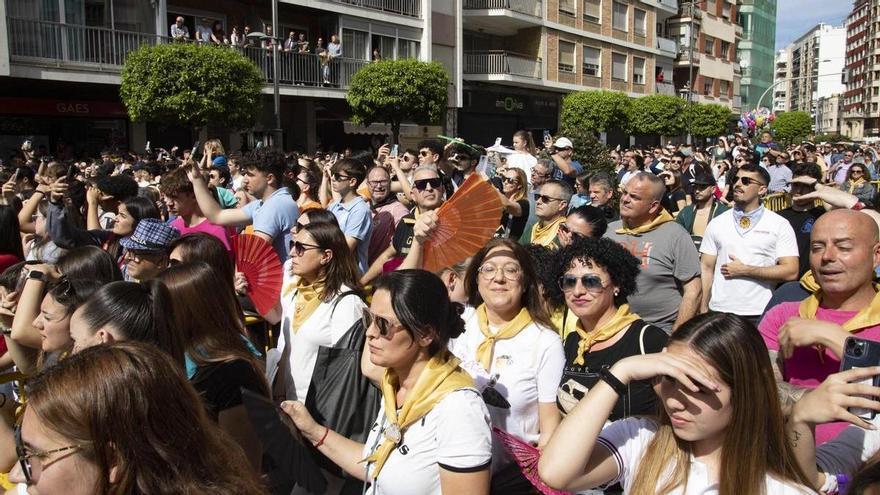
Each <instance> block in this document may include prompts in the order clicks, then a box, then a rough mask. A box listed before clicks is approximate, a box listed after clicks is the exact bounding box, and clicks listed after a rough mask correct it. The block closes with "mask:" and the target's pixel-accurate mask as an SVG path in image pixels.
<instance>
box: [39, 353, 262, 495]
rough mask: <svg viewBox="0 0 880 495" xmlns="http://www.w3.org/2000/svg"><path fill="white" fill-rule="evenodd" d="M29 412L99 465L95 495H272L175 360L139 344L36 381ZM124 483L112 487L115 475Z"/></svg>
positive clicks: (82, 359) (84, 356)
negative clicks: (220, 427)
mask: <svg viewBox="0 0 880 495" xmlns="http://www.w3.org/2000/svg"><path fill="white" fill-rule="evenodd" d="M28 385H29V387H30V389H29V394H30V395H29V398H28V404H27V408H28V409H30V410H31V411H33V413H34V415H35V416H36V417H37V419H38V420H39V421H40V423H41V424H42V425H43V426H44V427H46V428H48V429H49V430H50V431H52V432H55V433H57V434H59V435H60V436H62V437H64V438H65V439H66V440H69V441H70V442H71V443H74V444H78V445H82V447H81V450H80V451H79V453H80V454H81V455H83V456H84V457H85V459H87V460H89V461H91V462H93V463H94V464H95V465H97V467H98V471H99V473H100V477H99V479H98V483H97V486H96V487H95V490H94V493H98V494H103V495H110V494H112V495H116V494H119V495H123V494H124V495H130V494H134V495H141V494H144V495H145V494H161V493H188V494H193V495H201V494H204V495H207V494H212V495H213V494H223V495H233V494H235V495H238V494H252V493H254V494H255V493H266V490H265V489H264V488H263V485H262V483H261V481H260V480H259V479H258V478H257V477H256V476H255V475H254V473H253V472H252V470H251V468H250V464H249V463H248V461H247V459H246V458H245V456H244V452H243V451H242V450H241V449H240V448H239V447H238V446H237V445H236V444H235V443H234V442H233V441H232V440H231V439H230V438H229V437H228V436H226V434H224V433H223V432H222V431H220V429H219V428H218V427H217V425H216V424H214V423H213V422H212V421H211V420H210V419H208V416H207V413H206V411H205V408H204V406H203V405H202V401H201V400H200V399H199V396H198V394H197V393H196V391H195V390H194V389H193V387H192V386H191V385H190V384H189V383H188V382H187V380H186V378H185V377H184V375H183V370H182V369H181V368H180V366H178V365H176V364H175V363H174V362H173V361H172V360H171V357H170V356H168V355H167V354H166V353H164V352H162V351H160V350H158V349H156V348H155V347H153V346H151V345H149V344H145V343H141V342H120V343H116V344H112V345H98V346H94V347H90V348H88V349H85V350H83V351H82V352H80V353H78V354H75V355H73V356H70V357H69V358H67V359H65V360H63V361H61V362H59V363H58V364H57V365H55V366H51V367H49V368H48V369H46V370H44V371H43V372H41V373H39V374H37V375H36V376H34V377H33V378H32V379H31V380H29V382H28ZM113 467H116V468H117V470H116V471H117V473H118V479H116V480H114V481H113V482H111V480H110V471H111V469H112V468H113Z"/></svg>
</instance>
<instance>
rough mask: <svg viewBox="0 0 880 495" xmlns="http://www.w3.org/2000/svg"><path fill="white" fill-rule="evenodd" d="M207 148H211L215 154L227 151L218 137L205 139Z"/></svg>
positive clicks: (222, 153) (223, 153)
mask: <svg viewBox="0 0 880 495" xmlns="http://www.w3.org/2000/svg"><path fill="white" fill-rule="evenodd" d="M205 148H207V149H208V150H210V151H211V153H212V154H213V155H214V156H217V155H225V154H226V151H225V150H224V149H223V143H221V142H220V140H219V139H216V138H215V139H209V140H207V141H205Z"/></svg>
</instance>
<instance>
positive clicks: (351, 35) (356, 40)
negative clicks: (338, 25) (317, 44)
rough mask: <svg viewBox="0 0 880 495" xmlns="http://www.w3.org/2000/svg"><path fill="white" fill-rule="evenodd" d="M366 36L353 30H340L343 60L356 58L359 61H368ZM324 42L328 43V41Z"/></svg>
mask: <svg viewBox="0 0 880 495" xmlns="http://www.w3.org/2000/svg"><path fill="white" fill-rule="evenodd" d="M368 39H369V38H368V34H367V33H365V32H364V31H355V30H354V29H343V30H342V56H343V57H345V58H356V59H359V60H369V53H368V46H369V42H368ZM326 42H328V43H329V40H327V41H326Z"/></svg>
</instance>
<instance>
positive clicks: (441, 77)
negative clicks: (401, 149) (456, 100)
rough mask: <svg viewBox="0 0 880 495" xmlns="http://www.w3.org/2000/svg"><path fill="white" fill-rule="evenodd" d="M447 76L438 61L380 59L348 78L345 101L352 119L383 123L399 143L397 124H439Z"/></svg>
mask: <svg viewBox="0 0 880 495" xmlns="http://www.w3.org/2000/svg"><path fill="white" fill-rule="evenodd" d="M448 88H449V76H447V74H446V70H444V69H443V66H441V65H440V64H438V63H437V62H420V61H418V60H412V59H404V60H383V61H381V62H374V63H371V64H367V65H365V66H363V67H362V68H361V69H360V70H358V71H357V73H355V75H354V76H353V77H352V78H351V86H350V87H349V89H348V93H347V94H346V96H345V98H346V100H348V106H349V107H350V108H351V113H352V120H354V121H355V122H357V123H361V124H364V125H370V124H372V123H373V122H383V123H385V124H388V125H390V126H391V132H392V134H393V138H394V143H398V142H399V138H400V123H401V122H403V121H413V122H415V123H417V124H434V123H438V122H440V120H441V119H442V118H443V115H444V113H445V112H446V102H447V97H448Z"/></svg>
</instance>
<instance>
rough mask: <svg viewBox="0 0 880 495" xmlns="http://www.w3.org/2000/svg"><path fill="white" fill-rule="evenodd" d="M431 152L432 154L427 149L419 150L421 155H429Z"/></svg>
mask: <svg viewBox="0 0 880 495" xmlns="http://www.w3.org/2000/svg"><path fill="white" fill-rule="evenodd" d="M430 154H431V152H430V151H425V150H422V151H419V156H428V155H430Z"/></svg>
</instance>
